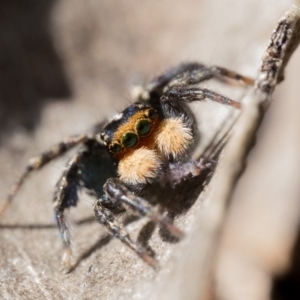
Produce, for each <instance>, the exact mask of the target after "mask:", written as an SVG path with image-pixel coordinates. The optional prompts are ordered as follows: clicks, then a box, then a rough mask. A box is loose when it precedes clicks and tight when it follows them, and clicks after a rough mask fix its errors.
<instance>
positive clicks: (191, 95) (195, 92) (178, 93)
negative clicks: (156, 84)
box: [161, 87, 241, 108]
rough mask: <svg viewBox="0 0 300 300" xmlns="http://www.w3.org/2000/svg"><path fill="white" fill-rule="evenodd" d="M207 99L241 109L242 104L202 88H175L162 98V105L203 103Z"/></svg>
mask: <svg viewBox="0 0 300 300" xmlns="http://www.w3.org/2000/svg"><path fill="white" fill-rule="evenodd" d="M205 99H210V100H212V101H215V102H218V103H221V104H226V105H230V106H232V107H235V108H241V103H240V102H237V101H234V100H231V99H230V98H227V97H225V96H223V95H221V94H218V93H216V92H213V91H211V90H208V89H201V88H183V87H173V88H171V89H170V90H168V91H167V92H166V93H165V94H164V95H163V96H162V97H161V101H162V103H166V102H173V103H175V102H176V101H184V102H193V101H203V100H205Z"/></svg>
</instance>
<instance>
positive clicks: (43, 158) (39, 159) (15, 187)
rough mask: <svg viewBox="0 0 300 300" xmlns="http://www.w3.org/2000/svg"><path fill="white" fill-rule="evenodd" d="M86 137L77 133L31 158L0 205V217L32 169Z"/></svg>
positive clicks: (47, 161)
mask: <svg viewBox="0 0 300 300" xmlns="http://www.w3.org/2000/svg"><path fill="white" fill-rule="evenodd" d="M86 139H87V136H86V135H77V136H73V137H69V138H68V139H66V140H65V141H63V142H61V143H59V144H58V145H56V146H54V147H52V148H51V149H50V150H48V151H46V152H44V153H42V154H40V155H39V156H37V157H34V158H32V159H30V160H29V162H28V164H27V166H26V167H25V170H24V171H23V173H22V174H21V176H20V177H19V179H18V180H17V181H16V183H15V184H14V185H13V187H12V190H11V192H10V194H9V195H8V197H7V198H6V200H5V201H4V202H3V203H2V205H1V206H0V218H1V216H2V214H3V213H4V211H5V210H6V208H7V207H8V206H9V204H10V203H11V201H12V200H13V199H14V198H15V196H16V194H17V193H18V191H19V190H20V187H21V186H22V184H23V183H24V181H25V180H26V179H27V177H28V175H29V174H30V173H31V172H32V171H36V170H39V169H41V168H42V167H43V166H45V165H46V164H47V163H49V162H50V161H52V160H53V159H55V158H57V157H59V156H61V155H62V154H64V153H65V152H66V151H68V150H69V149H71V148H73V147H75V146H77V145H78V144H80V143H82V142H84V141H85V140H86Z"/></svg>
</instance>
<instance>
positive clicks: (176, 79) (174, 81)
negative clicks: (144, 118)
mask: <svg viewBox="0 0 300 300" xmlns="http://www.w3.org/2000/svg"><path fill="white" fill-rule="evenodd" d="M214 77H217V78H221V77H226V78H230V79H233V80H236V81H241V82H243V83H245V84H248V85H253V84H254V80H253V79H252V78H250V77H247V76H243V75H240V74H238V73H236V72H234V71H231V70H228V69H226V68H222V67H217V66H212V67H208V66H205V65H203V64H200V63H195V62H192V63H184V64H180V65H178V66H177V67H174V68H171V69H168V70H166V71H165V72H164V73H163V74H162V75H160V76H158V77H155V78H154V79H153V80H151V81H150V83H149V84H148V85H147V86H146V90H147V91H148V93H153V92H158V93H163V90H164V89H165V88H166V87H167V88H170V87H172V86H178V85H180V86H182V85H194V84H198V83H201V82H203V81H206V80H209V79H212V78H214Z"/></svg>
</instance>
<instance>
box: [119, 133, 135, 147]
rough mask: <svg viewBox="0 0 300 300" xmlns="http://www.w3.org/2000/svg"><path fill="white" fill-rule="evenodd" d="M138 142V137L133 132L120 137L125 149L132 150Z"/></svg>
mask: <svg viewBox="0 0 300 300" xmlns="http://www.w3.org/2000/svg"><path fill="white" fill-rule="evenodd" d="M137 142H138V137H137V135H136V134H135V133H133V132H127V133H125V134H124V135H123V137H122V143H123V145H124V146H125V147H126V148H133V147H134V146H135V145H136V144H137Z"/></svg>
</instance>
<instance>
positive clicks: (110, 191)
mask: <svg viewBox="0 0 300 300" xmlns="http://www.w3.org/2000/svg"><path fill="white" fill-rule="evenodd" d="M104 192H105V193H106V194H107V195H108V196H109V198H110V199H113V200H112V201H115V202H120V203H122V205H123V206H124V207H125V208H127V209H129V208H130V209H132V210H133V211H136V212H137V213H139V214H140V215H141V216H146V217H148V218H149V219H150V220H152V221H154V222H155V223H157V224H159V225H163V226H165V227H166V228H167V229H168V230H169V232H170V233H171V234H173V235H174V236H176V237H177V238H182V236H183V233H182V231H181V230H179V229H178V228H177V227H176V226H175V225H174V224H173V222H172V221H171V220H170V219H169V218H168V217H166V216H163V215H162V214H160V213H159V212H158V211H157V210H156V209H154V208H153V207H152V206H151V205H149V203H148V202H147V201H146V200H145V199H143V198H141V197H138V196H136V195H134V194H133V193H132V192H131V191H130V190H129V189H128V188H127V187H126V186H125V185H124V184H123V183H122V182H121V181H120V180H119V179H117V178H110V179H108V180H107V181H106V183H105V185H104Z"/></svg>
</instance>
